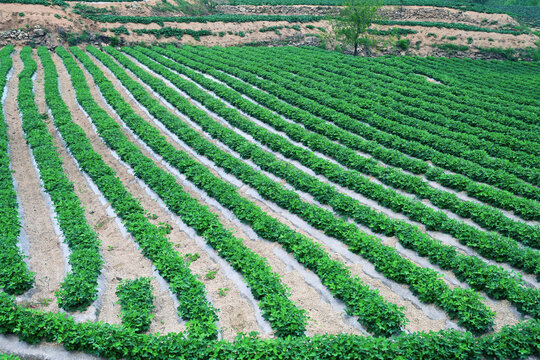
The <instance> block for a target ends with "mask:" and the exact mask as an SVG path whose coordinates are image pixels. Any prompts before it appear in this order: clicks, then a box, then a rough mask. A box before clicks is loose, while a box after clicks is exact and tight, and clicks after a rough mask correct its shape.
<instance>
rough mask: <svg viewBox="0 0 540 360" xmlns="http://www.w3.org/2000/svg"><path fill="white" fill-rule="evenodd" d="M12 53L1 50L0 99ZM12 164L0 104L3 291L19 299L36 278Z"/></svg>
mask: <svg viewBox="0 0 540 360" xmlns="http://www.w3.org/2000/svg"><path fill="white" fill-rule="evenodd" d="M12 52H13V46H12V45H8V46H5V47H4V48H2V50H0V98H2V95H3V94H4V92H5V91H6V83H7V75H8V73H9V71H10V70H11V68H12V66H13V60H11V53H12ZM9 164H10V158H9V144H8V128H7V124H6V120H5V117H4V111H3V109H2V104H0V289H3V291H5V292H7V293H8V294H13V295H20V294H22V293H24V292H26V291H27V290H30V289H31V288H32V285H33V284H34V275H35V274H34V273H32V272H30V271H29V270H28V266H27V265H26V263H25V261H24V255H23V254H22V252H21V250H20V249H19V247H18V241H19V234H20V232H21V221H20V220H19V204H18V202H17V194H16V192H15V189H14V187H13V184H14V183H13V181H14V180H13V175H12V174H11V168H10V165H9Z"/></svg>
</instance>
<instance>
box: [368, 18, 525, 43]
mask: <svg viewBox="0 0 540 360" xmlns="http://www.w3.org/2000/svg"><path fill="white" fill-rule="evenodd" d="M375 22H376V23H377V24H381V25H401V26H425V27H436V28H438V29H457V30H463V31H475V32H485V33H499V34H512V35H516V36H517V35H521V34H529V33H530V31H529V30H526V29H523V30H517V29H492V28H484V27H480V26H475V25H467V24H463V23H447V22H435V21H403V20H377V21H375ZM427 36H434V37H436V36H435V34H432V33H429V34H428V35H427ZM448 38H449V39H450V40H455V39H451V38H454V36H449V37H448ZM456 39H457V37H456Z"/></svg>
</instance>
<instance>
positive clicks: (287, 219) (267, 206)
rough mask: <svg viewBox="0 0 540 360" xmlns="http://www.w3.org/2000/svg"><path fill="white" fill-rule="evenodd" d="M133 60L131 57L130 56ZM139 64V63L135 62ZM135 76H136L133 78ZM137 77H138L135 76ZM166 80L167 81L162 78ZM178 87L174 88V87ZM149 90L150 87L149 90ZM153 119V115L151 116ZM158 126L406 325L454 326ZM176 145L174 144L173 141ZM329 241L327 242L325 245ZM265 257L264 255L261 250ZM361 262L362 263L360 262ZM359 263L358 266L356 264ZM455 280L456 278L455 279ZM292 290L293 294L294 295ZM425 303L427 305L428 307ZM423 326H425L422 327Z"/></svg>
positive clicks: (368, 265)
mask: <svg viewBox="0 0 540 360" xmlns="http://www.w3.org/2000/svg"><path fill="white" fill-rule="evenodd" d="M132 60H133V59H132ZM139 65H140V66H142V65H141V64H139ZM145 70H148V71H149V72H150V73H152V74H153V75H156V74H155V73H153V72H151V71H150V70H149V69H147V68H145ZM130 75H131V76H132V78H134V79H136V77H134V76H133V75H132V74H130ZM158 77H159V78H160V79H162V80H164V81H166V80H165V79H164V78H162V77H160V76H158ZM136 80H137V79H136ZM137 81H139V80H137ZM166 82H167V81H166ZM139 83H141V84H142V82H141V81H139ZM167 85H168V86H170V87H171V88H175V87H174V85H172V84H171V83H169V82H167ZM176 90H177V91H178V89H176ZM149 92H150V93H151V90H149ZM179 92H180V93H181V94H182V95H183V96H185V97H186V98H188V100H189V101H190V102H192V103H193V104H194V105H196V106H198V107H200V104H198V103H197V102H196V101H194V100H193V99H190V98H189V97H188V96H187V95H186V94H184V93H182V92H181V91H179ZM154 97H155V98H157V99H159V100H160V101H161V102H162V103H163V104H165V105H166V106H167V107H169V108H171V109H173V106H172V105H171V104H169V103H168V102H167V101H166V100H164V99H163V98H161V97H159V96H157V95H155V94H154ZM175 113H176V115H178V116H179V117H181V118H182V119H183V120H184V121H186V122H187V123H188V124H190V125H191V126H192V128H194V129H196V130H197V131H198V132H199V133H201V134H203V135H206V134H204V132H202V131H201V129H200V128H198V127H197V126H196V125H194V124H193V123H192V122H191V121H190V120H189V119H187V118H186V117H185V116H183V115H181V114H180V113H179V112H178V111H175ZM209 115H210V116H215V114H212V113H209ZM154 121H155V119H154ZM159 128H160V129H161V130H162V132H163V133H164V135H165V136H168V139H169V142H170V143H172V144H173V145H174V144H175V143H176V144H180V145H182V148H183V149H184V150H185V151H188V152H190V153H191V155H192V156H193V157H194V158H196V159H198V161H200V162H202V163H203V164H205V165H206V166H207V167H208V168H211V169H213V170H212V171H213V172H214V173H216V172H217V175H218V176H220V177H221V178H222V179H223V180H225V181H228V182H230V183H232V184H234V185H235V186H237V187H239V193H240V194H241V195H242V196H244V197H246V198H247V199H248V200H250V201H252V202H254V203H255V204H256V205H257V206H259V207H260V208H261V209H263V210H264V211H265V212H266V213H267V214H268V215H270V216H272V217H274V218H276V219H278V220H279V221H280V222H281V223H283V224H285V225H287V226H288V227H290V228H292V229H294V230H295V231H297V232H299V233H301V234H303V235H305V236H308V237H310V238H312V239H313V240H315V241H316V242H318V243H319V244H321V245H322V246H323V248H325V250H326V251H327V252H328V253H330V254H331V257H332V258H334V259H335V260H338V261H342V262H344V263H346V264H347V265H351V264H356V265H357V266H356V267H352V266H351V270H352V273H353V274H354V275H358V276H360V277H361V278H362V280H364V281H365V282H366V283H368V284H369V285H370V286H372V287H374V288H377V289H379V291H381V294H382V295H383V296H385V297H386V296H387V295H388V297H389V298H388V299H389V300H390V301H392V302H395V303H397V304H398V305H401V306H405V307H406V314H407V315H408V317H409V315H410V318H413V319H415V320H414V325H413V321H411V324H410V325H409V327H410V328H414V327H415V325H416V326H420V327H422V328H423V329H428V328H429V326H433V322H438V324H437V325H434V328H444V327H445V326H449V327H456V325H455V324H453V323H451V322H449V321H447V322H446V323H445V322H444V320H442V319H444V318H445V315H444V313H443V312H441V311H440V310H438V309H436V308H435V307H430V306H426V305H425V304H422V303H420V302H419V300H418V299H416V297H415V296H414V295H412V294H411V293H410V291H409V290H408V289H407V287H404V286H401V285H399V284H396V283H395V282H393V281H391V280H388V279H386V278H385V277H384V276H383V275H381V274H380V273H378V272H376V271H375V270H374V268H373V266H372V265H371V264H370V263H368V262H367V261H365V260H363V259H362V258H360V257H359V256H357V255H355V254H352V253H350V252H349V251H348V250H346V247H345V246H344V245H343V244H341V243H340V242H339V241H337V240H335V239H332V238H329V237H327V236H326V235H324V234H322V233H321V232H320V231H319V230H316V229H314V228H313V227H311V226H310V225H308V224H307V223H305V222H304V221H303V220H302V219H300V218H298V217H297V216H296V215H293V214H291V213H289V212H287V211H284V210H283V209H281V208H279V206H277V205H276V204H273V203H271V202H269V201H267V200H264V199H262V198H261V197H260V196H259V195H258V194H257V192H256V191H255V190H254V189H251V188H250V187H249V186H247V185H244V184H242V183H241V182H240V181H239V180H238V179H236V178H234V177H232V176H231V175H229V174H227V173H225V172H224V171H223V170H222V169H220V168H218V167H216V166H215V165H214V164H213V163H212V162H211V161H209V160H208V159H206V158H204V157H202V156H200V155H197V154H196V153H195V152H194V151H193V150H191V149H190V148H189V147H188V146H187V145H185V144H184V143H183V142H182V141H180V140H179V139H177V138H176V137H175V136H174V135H172V134H171V133H170V132H168V131H167V130H166V129H165V128H164V127H163V126H159ZM212 141H213V142H214V143H216V144H219V143H218V141H217V140H212ZM175 146H177V145H175ZM221 211H222V212H223V213H227V212H228V210H226V209H221ZM230 216H234V215H233V214H230ZM329 244H331V245H329ZM280 250H281V251H280V253H281V254H284V253H285V252H284V251H283V250H282V249H281V248H280ZM264 256H265V257H267V256H268V255H266V254H264ZM360 264H362V265H360ZM358 265H360V266H363V268H362V267H359V266H358ZM456 281H457V280H456ZM393 291H397V293H399V295H398V296H396V294H392V292H393ZM294 295H295V294H294V292H293V296H294ZM428 307H429V309H428ZM420 309H422V310H423V311H427V313H428V314H429V315H428V316H426V315H425V314H422V311H420ZM426 326H427V327H426Z"/></svg>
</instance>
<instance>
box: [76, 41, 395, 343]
mask: <svg viewBox="0 0 540 360" xmlns="http://www.w3.org/2000/svg"><path fill="white" fill-rule="evenodd" d="M88 49H89V51H90V52H91V53H92V54H93V55H94V56H96V57H99V59H100V60H102V61H105V62H106V63H107V65H108V66H111V67H112V69H113V70H115V73H116V76H117V77H119V78H120V79H122V80H124V81H126V79H128V77H127V74H126V73H125V72H124V71H123V70H122V69H121V68H120V67H118V66H116V67H115V66H112V65H113V64H115V63H114V62H113V61H112V60H111V59H110V58H109V57H108V56H107V55H105V54H103V53H101V52H99V51H98V50H96V49H95V48H92V47H89V48H88ZM110 49H112V48H110ZM74 51H76V50H75V49H74ZM76 53H80V51H79V52H76ZM107 60H108V61H107ZM82 61H85V64H88V66H89V65H91V60H90V59H82ZM90 70H91V72H92V73H93V74H94V76H97V75H99V77H102V76H103V74H102V73H101V71H100V70H99V69H98V68H96V67H95V66H91V69H90ZM98 84H100V85H104V82H102V81H99V82H98ZM126 85H127V86H130V85H131V86H133V85H134V83H133V80H131V84H125V86H126ZM160 85H161V88H162V89H164V88H166V87H165V85H164V84H162V83H161V84H160ZM110 86H111V87H112V85H110ZM139 86H140V85H139ZM113 90H114V88H111V89H110V90H105V91H104V93H105V94H106V95H105V96H106V97H108V98H109V100H111V99H114V102H113V101H110V104H111V106H115V102H117V101H118V100H116V99H119V98H120V95H119V94H118V93H116V92H113ZM159 92H160V93H161V91H159ZM133 95H134V96H136V98H137V99H138V101H141V102H144V103H145V105H146V107H147V108H148V110H149V111H151V112H153V115H154V116H155V117H156V118H159V119H160V121H162V122H164V123H167V122H169V123H173V122H176V123H177V122H178V120H177V118H176V117H175V116H172V115H171V114H170V113H169V112H168V111H167V110H166V109H165V108H164V107H163V106H161V105H159V102H157V101H156V100H154V99H152V98H151V97H150V96H149V95H148V94H147V93H146V92H145V91H144V90H143V89H140V88H139V89H137V91H133ZM112 96H114V98H112ZM183 102H184V103H185V104H186V105H187V106H188V108H190V109H191V111H192V112H194V113H191V114H190V115H189V116H190V117H193V116H202V114H201V113H202V111H200V110H197V109H196V108H194V107H193V105H190V104H189V103H188V101H187V100H186V99H183ZM156 112H157V113H156ZM121 115H124V116H122V118H123V120H124V121H125V122H126V124H127V125H128V126H129V127H130V128H131V130H132V131H134V132H135V133H136V134H137V135H138V136H139V137H140V138H141V140H143V141H144V142H145V143H146V144H147V145H148V146H149V147H151V148H152V150H154V151H155V152H156V153H157V154H159V155H160V156H162V157H163V159H164V160H165V161H167V162H168V163H169V164H171V165H172V166H174V167H175V168H177V169H178V170H179V171H180V172H181V173H183V174H185V175H186V177H187V178H188V180H189V181H191V182H192V183H194V184H195V185H196V186H197V187H199V188H201V189H202V190H204V191H206V192H207V193H208V195H210V196H212V197H214V198H216V200H218V201H219V202H220V203H221V204H222V205H223V206H225V207H227V208H229V209H230V210H231V211H232V212H233V213H234V214H235V215H236V217H237V218H238V219H239V220H240V221H242V222H245V223H248V224H250V225H251V226H252V228H253V230H254V231H255V232H256V233H257V234H258V235H259V236H261V237H262V238H265V239H267V240H269V241H273V242H279V243H281V244H282V245H283V246H284V248H285V249H286V250H287V251H289V252H290V253H291V254H292V255H293V256H294V257H295V258H296V259H297V260H298V261H299V262H300V263H302V264H304V266H306V267H308V268H310V269H311V270H313V271H314V272H315V273H316V274H317V275H318V276H319V277H320V278H321V281H322V283H323V284H325V285H326V286H327V287H328V289H329V290H330V292H332V293H333V294H334V295H335V296H336V297H338V298H340V299H342V300H343V301H344V302H345V304H346V305H347V306H348V309H349V312H350V313H351V314H354V315H358V316H359V318H360V321H361V322H362V324H363V325H364V326H365V327H366V329H367V330H368V331H370V332H373V333H375V334H384V335H387V336H388V335H391V334H393V333H395V332H397V331H399V330H400V328H401V326H402V325H403V324H404V323H405V318H404V315H403V313H402V309H400V308H398V307H397V306H396V305H394V304H392V303H388V302H387V301H386V300H384V299H383V298H382V297H381V296H380V295H378V293H377V292H376V291H373V290H370V289H369V288H368V287H367V286H366V285H365V284H363V283H362V282H361V280H360V279H359V278H357V277H352V276H351V275H350V271H349V269H348V268H347V267H346V266H344V265H343V264H342V263H341V262H338V261H335V260H332V259H331V258H330V256H329V255H328V254H327V253H326V252H325V251H324V250H323V249H322V248H321V247H320V246H319V245H318V244H316V243H315V242H313V241H312V240H310V239H309V238H307V237H306V236H303V235H301V234H299V233H297V232H295V231H293V230H291V229H289V228H288V227H286V226H285V225H283V224H282V223H280V222H279V221H277V220H276V219H274V218H272V217H270V216H268V215H266V214H265V213H264V212H263V211H262V210H261V209H260V208H259V207H258V206H255V205H254V204H253V203H251V202H250V201H248V200H246V199H244V198H242V197H241V196H239V195H238V193H237V192H236V189H235V188H234V186H232V185H230V184H228V183H226V182H224V181H222V180H221V179H218V178H216V177H215V176H214V175H213V174H212V173H211V172H210V171H209V170H208V169H207V168H206V167H205V166H203V165H201V164H199V163H198V162H196V161H195V160H193V159H191V158H190V157H189V156H188V155H187V154H186V153H184V152H181V151H178V150H176V149H175V148H174V147H173V146H172V145H171V144H170V143H168V142H167V140H166V139H165V138H164V137H163V136H161V135H159V133H158V132H157V131H156V129H155V128H154V127H152V126H151V125H150V124H148V123H147V122H146V121H145V120H144V119H142V118H139V117H135V116H130V117H127V116H125V115H126V114H121ZM137 120H138V121H137ZM167 120H168V121H167ZM135 121H136V122H135ZM186 130H187V129H186ZM186 134H189V136H190V137H191V138H194V137H195V136H196V132H194V131H191V132H189V133H186ZM286 315H287V316H289V317H290V314H288V313H287V314H286Z"/></svg>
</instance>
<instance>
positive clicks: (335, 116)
mask: <svg viewBox="0 0 540 360" xmlns="http://www.w3.org/2000/svg"><path fill="white" fill-rule="evenodd" d="M242 60H243V61H242V62H241V63H239V62H238V60H237V59H231V58H230V56H229V59H224V60H222V61H223V62H225V63H229V64H231V63H236V64H237V67H238V68H239V69H241V70H244V71H248V72H251V73H252V74H254V75H257V76H259V77H262V78H263V79H266V80H268V81H270V82H271V85H272V86H274V91H276V90H275V89H276V88H277V87H283V88H285V89H289V90H293V91H294V92H295V93H296V96H295V98H289V99H287V101H288V102H290V103H291V104H293V105H296V106H299V107H302V108H304V109H305V105H304V103H305V102H306V100H307V101H310V100H311V102H312V104H311V105H310V106H309V111H310V112H312V113H313V114H314V115H317V116H320V117H321V118H323V119H325V120H328V121H331V122H333V123H335V124H337V125H338V126H339V127H342V128H343V129H345V130H347V131H350V132H353V133H355V134H357V135H360V136H363V137H365V138H368V139H373V140H376V141H377V142H379V143H380V144H382V145H386V146H389V147H393V148H395V149H397V150H399V151H402V152H405V153H407V154H409V155H411V156H413V157H416V158H420V159H422V160H425V161H431V162H432V163H433V164H435V165H437V166H441V167H444V168H446V169H447V170H451V171H456V172H460V173H463V174H464V175H467V176H469V177H471V178H473V179H474V180H477V181H485V182H488V183H491V184H493V185H497V186H500V187H502V188H505V189H508V188H512V189H513V191H514V192H516V193H517V192H518V191H521V193H519V194H520V195H523V196H526V197H530V198H532V199H540V190H539V189H538V188H536V187H535V186H533V185H531V184H528V183H526V182H525V181H523V180H520V179H519V178H521V179H524V180H527V181H529V182H531V183H533V184H537V183H538V182H539V181H540V177H539V176H538V172H537V171H534V170H532V169H527V168H523V167H521V166H517V165H514V164H512V163H510V162H508V161H506V162H503V161H497V159H493V158H490V157H488V156H485V154H484V155H483V154H481V153H478V152H471V153H470V154H469V153H465V154H461V155H460V153H455V151H454V148H455V147H456V146H455V142H453V141H451V140H445V139H443V138H440V137H439V136H435V135H431V134H429V133H428V132H426V131H422V130H419V129H416V128H415V127H412V126H408V125H402V124H400V123H399V122H397V121H393V120H390V119H389V118H391V117H393V116H394V115H395V113H394V112H393V111H391V110H389V109H385V108H384V107H381V108H380V109H379V108H378V107H373V108H369V107H359V106H356V105H352V104H350V103H348V102H346V101H343V100H339V99H337V98H333V97H331V94H330V93H329V91H328V90H316V89H312V88H311V87H307V86H304V85H301V84H299V83H298V82H297V81H291V80H289V79H287V78H285V77H283V76H282V74H281V72H279V71H276V70H275V68H274V67H272V66H271V64H267V63H265V65H264V66H263V65H261V63H260V62H258V63H257V64H255V63H251V62H249V63H248V62H246V61H245V59H242ZM258 83H259V82H258ZM257 85H259V84H257ZM265 90H266V88H265ZM329 95H330V96H329ZM451 154H454V155H451ZM461 156H463V157H464V158H462V157H461ZM499 168H501V169H500V170H499ZM516 174H517V176H518V177H519V178H518V177H516Z"/></svg>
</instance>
